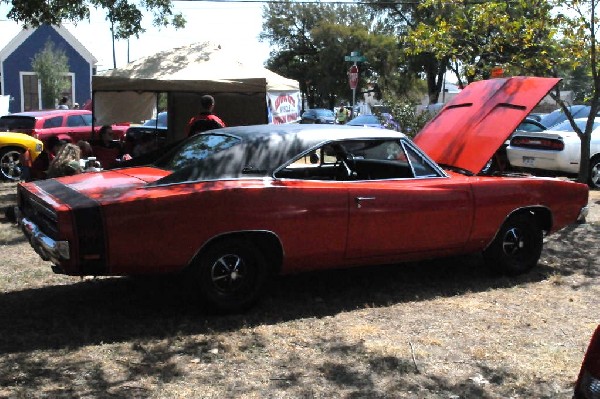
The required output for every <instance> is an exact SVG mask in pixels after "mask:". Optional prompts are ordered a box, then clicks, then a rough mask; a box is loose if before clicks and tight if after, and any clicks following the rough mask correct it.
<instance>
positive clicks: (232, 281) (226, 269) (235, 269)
mask: <svg viewBox="0 0 600 399" xmlns="http://www.w3.org/2000/svg"><path fill="white" fill-rule="evenodd" d="M246 273H247V268H246V263H245V262H244V259H243V258H242V257H240V256H239V255H236V254H227V255H223V256H221V257H220V258H219V259H217V260H216V261H215V262H214V263H213V265H212V267H211V270H210V278H211V281H212V284H213V286H214V287H215V289H216V290H217V291H218V292H220V293H222V294H232V293H235V292H237V291H239V290H240V289H241V288H242V287H244V285H245V283H246Z"/></svg>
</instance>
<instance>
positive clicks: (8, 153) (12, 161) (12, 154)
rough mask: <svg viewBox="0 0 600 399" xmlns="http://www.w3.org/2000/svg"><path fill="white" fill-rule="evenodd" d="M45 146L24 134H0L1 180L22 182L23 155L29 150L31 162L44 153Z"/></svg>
mask: <svg viewBox="0 0 600 399" xmlns="http://www.w3.org/2000/svg"><path fill="white" fill-rule="evenodd" d="M43 148H44V145H43V144H42V142H41V141H40V140H38V139H36V138H33V137H31V136H29V135H27V134H23V133H13V132H0V179H3V180H14V181H18V180H21V174H22V173H23V168H22V165H21V160H22V159H21V154H23V153H24V152H25V151H27V150H29V154H30V157H31V161H33V160H34V159H35V158H37V156H38V155H40V152H42V149H43Z"/></svg>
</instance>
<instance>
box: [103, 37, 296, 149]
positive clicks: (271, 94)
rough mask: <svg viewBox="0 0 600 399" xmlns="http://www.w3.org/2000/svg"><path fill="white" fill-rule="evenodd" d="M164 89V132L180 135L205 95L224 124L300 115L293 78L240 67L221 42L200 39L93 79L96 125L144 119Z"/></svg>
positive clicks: (273, 120) (275, 120)
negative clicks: (167, 116)
mask: <svg viewBox="0 0 600 399" xmlns="http://www.w3.org/2000/svg"><path fill="white" fill-rule="evenodd" d="M158 93H167V95H168V112H169V118H168V119H169V130H170V131H171V132H172V135H174V138H175V139H177V138H182V136H183V134H184V133H183V131H184V127H185V124H186V123H187V121H188V120H189V119H190V118H191V117H192V116H193V115H195V114H196V113H197V112H198V109H199V99H200V97H201V96H202V95H204V94H211V95H212V96H214V97H215V103H216V106H215V113H216V114H217V115H219V117H221V119H223V120H224V121H225V123H226V124H227V125H228V126H235V125H250V124H264V123H283V122H289V121H293V120H297V119H298V118H299V106H300V98H299V97H300V94H299V93H300V92H299V85H298V82H297V81H295V80H291V79H287V78H284V77H282V76H280V75H278V74H276V73H274V72H272V71H270V70H268V69H266V68H262V67H254V66H249V65H245V64H243V63H242V62H240V61H239V60H236V59H235V57H233V56H232V55H230V54H228V53H226V52H225V51H224V50H223V49H221V46H218V45H215V44H212V43H209V42H205V43H195V44H191V45H188V46H184V47H179V48H175V49H172V50H167V51H163V52H159V53H157V54H154V55H151V56H148V57H145V58H141V59H139V60H137V61H134V62H132V63H129V64H128V65H126V66H125V67H123V68H118V69H113V70H111V71H108V72H107V73H105V74H103V75H100V76H94V77H93V78H92V96H93V112H94V116H95V123H96V124H99V125H104V124H112V123H118V122H129V121H139V120H145V119H149V118H150V117H152V114H153V112H155V109H156V107H157V98H158Z"/></svg>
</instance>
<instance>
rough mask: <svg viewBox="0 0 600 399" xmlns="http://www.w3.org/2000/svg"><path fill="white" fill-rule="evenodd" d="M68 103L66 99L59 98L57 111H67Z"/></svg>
mask: <svg viewBox="0 0 600 399" xmlns="http://www.w3.org/2000/svg"><path fill="white" fill-rule="evenodd" d="M68 102H69V99H68V98H67V97H63V98H61V99H60V101H59V103H58V109H69V106H68V105H67V103H68Z"/></svg>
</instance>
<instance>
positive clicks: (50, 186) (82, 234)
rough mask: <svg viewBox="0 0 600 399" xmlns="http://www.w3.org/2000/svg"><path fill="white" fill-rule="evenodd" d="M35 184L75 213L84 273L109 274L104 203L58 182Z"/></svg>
mask: <svg viewBox="0 0 600 399" xmlns="http://www.w3.org/2000/svg"><path fill="white" fill-rule="evenodd" d="M35 185H36V186H38V187H39V188H40V189H41V190H44V191H45V192H47V193H49V194H51V195H52V196H54V197H56V198H57V199H58V200H60V201H61V202H63V203H65V204H67V205H68V206H69V207H70V208H71V209H72V210H73V219H74V221H75V229H76V234H77V237H78V240H79V242H78V246H79V261H80V264H81V272H82V274H86V275H103V274H106V273H107V272H108V267H107V264H106V243H105V233H104V219H103V217H102V211H101V209H100V204H99V203H98V202H97V201H95V200H93V199H91V198H89V197H87V196H85V195H83V194H82V193H80V192H78V191H76V190H73V189H72V188H70V187H68V186H66V185H64V184H62V183H60V182H59V181H57V180H54V179H49V180H40V181H36V182H35Z"/></svg>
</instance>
